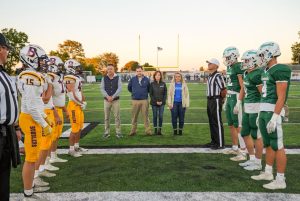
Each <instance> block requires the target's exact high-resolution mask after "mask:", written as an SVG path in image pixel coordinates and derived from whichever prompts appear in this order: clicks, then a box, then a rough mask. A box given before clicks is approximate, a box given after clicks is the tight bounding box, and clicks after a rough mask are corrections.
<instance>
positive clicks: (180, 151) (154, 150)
mask: <svg viewBox="0 0 300 201" xmlns="http://www.w3.org/2000/svg"><path fill="white" fill-rule="evenodd" d="M68 151H69V150H68V149H58V150H57V152H58V154H68ZM223 151H224V150H211V149H209V148H117V149H111V148H108V149H89V150H88V151H87V152H85V153H84V154H166V153H167V154H185V153H204V154H220V153H222V152H223ZM286 154H300V149H286Z"/></svg>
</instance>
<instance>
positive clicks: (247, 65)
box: [241, 50, 259, 70]
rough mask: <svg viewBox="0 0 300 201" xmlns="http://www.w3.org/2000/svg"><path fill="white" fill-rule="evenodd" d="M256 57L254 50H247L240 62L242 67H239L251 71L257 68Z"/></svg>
mask: <svg viewBox="0 0 300 201" xmlns="http://www.w3.org/2000/svg"><path fill="white" fill-rule="evenodd" d="M258 59H259V58H258V56H257V51H256V50H248V51H246V52H245V53H244V54H243V56H242V58H241V60H242V61H243V65H242V67H241V69H242V70H251V69H255V68H257V67H258V62H257V61H258Z"/></svg>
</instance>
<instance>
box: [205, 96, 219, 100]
mask: <svg viewBox="0 0 300 201" xmlns="http://www.w3.org/2000/svg"><path fill="white" fill-rule="evenodd" d="M219 98H221V96H207V99H219Z"/></svg>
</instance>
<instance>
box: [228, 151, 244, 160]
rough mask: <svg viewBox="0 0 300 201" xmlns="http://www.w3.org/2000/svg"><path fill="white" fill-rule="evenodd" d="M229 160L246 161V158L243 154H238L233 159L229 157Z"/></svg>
mask: <svg viewBox="0 0 300 201" xmlns="http://www.w3.org/2000/svg"><path fill="white" fill-rule="evenodd" d="M230 160H232V161H245V160H247V157H246V155H245V154H242V153H240V154H239V155H237V156H235V157H231V158H230Z"/></svg>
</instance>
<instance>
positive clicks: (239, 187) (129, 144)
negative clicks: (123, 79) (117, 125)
mask: <svg viewBox="0 0 300 201" xmlns="http://www.w3.org/2000/svg"><path fill="white" fill-rule="evenodd" d="M188 87H189V91H190V108H188V109H187V111H186V115H185V127H184V134H183V136H173V133H172V132H173V131H172V126H171V114H170V110H169V109H168V108H167V107H165V112H164V124H163V129H162V132H163V135H162V136H146V135H145V134H144V126H143V121H142V119H143V118H142V116H140V117H139V126H138V132H137V136H134V137H129V136H128V134H129V132H130V128H131V125H130V123H131V97H130V94H129V92H128V91H127V85H126V84H123V90H122V93H121V123H122V134H123V135H124V137H123V138H122V139H117V138H116V137H115V134H114V133H115V129H114V125H112V126H111V137H110V138H108V139H103V138H102V135H103V132H104V125H103V123H104V111H103V98H102V96H101V94H100V86H99V84H86V85H85V86H84V94H85V96H86V99H87V102H88V105H87V109H86V110H85V123H86V125H87V126H86V128H85V129H84V132H83V135H82V139H81V141H80V146H82V147H85V148H89V149H93V150H103V149H106V150H107V149H113V148H116V149H117V150H122V148H124V149H125V148H126V149H129V150H130V149H132V150H134V149H136V148H148V150H151V148H153V149H156V150H159V149H162V150H167V148H169V149H170V150H173V151H170V152H168V151H163V152H162V153H160V152H159V151H158V152H155V153H151V151H149V153H148V152H147V151H144V152H142V153H140V152H137V153H136V152H134V151H133V152H130V151H129V152H127V153H121V152H118V151H116V152H117V153H114V152H112V153H109V152H108V153H102V154H98V153H97V151H94V152H93V153H91V154H87V155H84V156H83V157H80V158H71V157H69V156H68V155H65V154H64V155H61V157H62V158H65V159H68V160H69V161H68V162H67V163H65V164H55V166H58V167H60V170H59V171H58V172H57V176H56V177H53V178H49V179H47V178H46V179H45V180H46V181H49V182H50V187H51V190H50V192H49V193H50V194H49V196H50V195H52V196H53V197H52V198H51V200H52V199H53V200H60V199H61V200H84V198H87V197H88V196H86V197H84V195H83V194H78V193H79V192H81V193H82V192H94V193H95V194H89V196H90V200H160V199H162V200H163V198H166V199H165V200H198V199H200V198H201V199H205V198H206V199H208V200H219V199H221V197H219V198H218V197H215V198H214V197H210V196H213V195H214V194H209V193H208V194H200V195H198V194H197V192H206V193H207V192H215V195H218V196H225V197H226V196H229V197H228V199H229V198H230V199H231V198H232V197H233V198H234V197H238V198H239V199H237V200H247V198H249V199H251V195H253V196H254V197H252V198H253V199H255V198H258V197H259V196H258V195H261V196H262V197H263V198H265V199H271V198H272V199H273V200H274V199H279V200H280V199H284V198H286V199H291V200H297V199H300V197H299V196H298V195H292V194H300V182H299V179H298V178H300V172H299V169H300V163H299V161H300V155H299V154H289V155H288V164H287V171H286V178H287V189H285V190H280V191H276V193H279V194H272V195H271V194H269V193H271V192H272V191H268V190H266V189H264V188H262V185H263V184H264V183H266V182H257V181H254V180H251V179H250V176H251V175H254V174H258V173H259V172H258V171H256V172H249V171H246V170H243V169H242V168H240V167H239V166H238V163H237V162H233V161H230V160H229V157H230V156H228V155H223V154H220V153H219V152H210V151H208V150H206V151H205V149H203V150H204V151H203V152H202V151H199V152H196V153H195V152H193V151H191V152H189V151H187V152H178V151H176V148H178V150H179V149H180V148H195V150H198V149H199V150H200V149H201V148H202V147H203V145H204V144H206V143H208V142H209V141H210V135H209V125H208V119H207V114H206V101H207V100H206V94H205V92H206V85H205V84H200V83H190V84H188ZM288 106H289V110H290V115H289V122H287V123H284V125H283V129H284V142H285V145H286V148H288V149H291V150H296V149H297V150H298V149H299V148H300V137H299V129H300V83H297V82H293V83H292V84H291V87H290V93H289V99H288ZM223 113H224V112H223ZM149 114H150V122H152V110H151V107H150V110H149ZM111 122H112V123H114V119H113V115H111ZM66 123H68V122H67V121H66ZM223 123H224V129H225V144H226V145H230V142H231V141H230V135H229V128H228V127H227V125H226V117H225V115H224V114H223ZM69 129H70V126H69V125H66V126H65V127H64V131H66V133H67V132H68V130H69ZM59 146H60V148H61V149H62V150H63V149H64V148H67V147H68V139H65V138H63V139H61V140H60V142H59ZM201 150H202V149H201ZM64 153H65V152H64ZM263 163H264V162H263ZM11 185H12V192H13V193H21V192H22V179H21V168H20V167H19V168H18V169H16V170H13V172H12V180H11ZM70 192H73V193H75V192H78V193H77V194H73V195H74V196H75V197H73V199H70V197H68V196H71V195H72V194H71V195H70V194H68V193H70ZM112 192H115V193H114V194H106V193H112ZM133 192H136V194H135V193H133ZM143 192H152V193H154V194H151V193H150V194H147V193H143ZM180 192H182V193H187V192H190V193H191V194H189V195H187V194H183V195H182V194H180ZM193 192H194V194H193ZM217 192H219V193H217ZM220 192H227V193H224V194H222V193H220ZM236 192H239V193H236ZM242 192H244V193H242ZM252 192H255V193H256V192H260V193H266V194H251V193H252ZM51 193H58V194H51ZM97 193H99V194H97ZM126 193H128V194H126ZM139 193H142V194H141V196H142V198H140V199H139V198H136V199H135V198H133V197H132V196H134V195H139ZM155 193H162V194H155ZM163 193H165V194H163ZM195 193H196V194H195ZM234 193H236V194H234ZM247 193H250V194H247ZM282 193H289V194H290V195H287V194H282ZM14 195H15V196H16V197H18V196H19V195H20V194H14ZM55 195H59V196H65V199H63V198H58V197H57V196H56V197H55ZM110 195H112V196H115V198H116V199H112V198H111V197H110ZM172 195H173V196H175V197H172ZM82 196H83V197H82ZM91 196H92V197H91ZM97 196H98V197H97ZM99 196H100V197H99ZM101 196H103V197H102V198H101ZM105 196H106V197H110V199H108V198H107V199H104V198H105ZM122 196H123V197H122ZM126 196H131V197H132V199H125V198H126ZM145 196H146V197H145ZM147 196H148V197H147ZM151 196H153V197H151ZM155 196H157V197H155ZM168 196H171V198H170V199H167V198H168ZM176 196H179V197H178V198H176ZM180 196H181V197H180ZM184 196H187V197H184ZM189 196H190V197H189ZM194 196H196V197H194ZM197 196H198V197H197ZM199 196H200V197H199ZM201 196H202V197H201ZM203 196H204V197H203ZM205 196H206V197H205ZM240 196H241V197H240ZM255 196H258V197H255ZM289 196H290V197H289ZM50 197H51V196H50ZM77 197H78V199H77ZM155 198H156V199H155ZM184 198H186V199H184ZM16 199H17V198H16ZM86 200H88V199H86ZM233 200H234V199H233Z"/></svg>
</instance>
